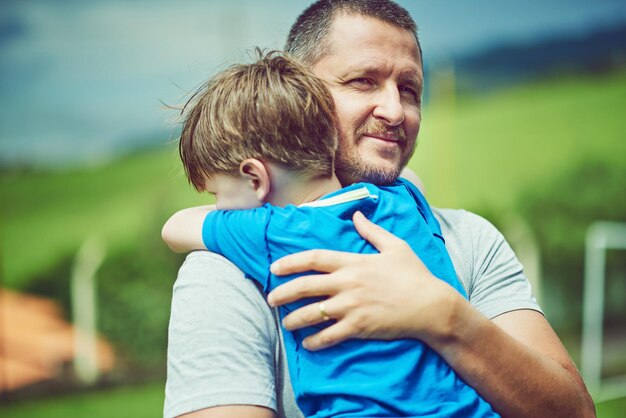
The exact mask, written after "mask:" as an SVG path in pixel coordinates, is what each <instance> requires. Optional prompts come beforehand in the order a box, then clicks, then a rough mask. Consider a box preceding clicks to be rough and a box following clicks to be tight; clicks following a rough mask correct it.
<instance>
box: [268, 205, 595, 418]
mask: <svg viewBox="0 0 626 418" xmlns="http://www.w3.org/2000/svg"><path fill="white" fill-rule="evenodd" d="M353 220H354V224H355V227H356V228H357V230H358V231H359V234H361V236H363V238H365V239H367V240H368V241H369V242H370V243H371V244H372V245H374V247H376V249H378V250H379V251H380V253H379V254H368V255H364V254H350V253H341V252H336V251H323V250H313V251H306V252H302V253H299V254H293V255H290V256H287V257H284V258H282V259H280V260H278V261H277V262H276V263H274V265H273V266H272V272H273V273H275V274H279V275H283V274H292V273H299V272H305V271H318V272H320V273H328V274H320V275H311V276H305V277H301V278H298V279H296V280H292V281H290V282H288V283H285V284H284V285H282V286H279V287H278V288H276V289H275V290H274V291H273V292H272V293H270V294H269V295H268V302H269V303H270V304H271V305H273V306H279V305H282V304H285V303H289V302H292V301H295V300H298V299H301V298H303V297H309V296H322V297H323V296H327V297H328V299H327V300H325V301H324V305H323V310H324V311H325V312H326V313H327V314H328V316H329V317H330V318H332V319H334V320H336V321H337V322H336V323H335V324H333V325H331V326H330V327H328V328H326V329H324V330H322V331H320V332H318V333H317V334H314V335H312V336H310V337H308V338H307V339H306V340H305V347H306V348H308V349H321V348H325V347H328V346H331V345H334V344H337V343H339V342H341V341H343V340H345V339H347V338H378V339H394V338H417V339H421V340H422V341H424V342H425V343H426V344H428V345H429V346H430V347H431V348H433V349H434V350H435V351H437V352H438V353H439V354H440V355H441V356H442V357H443V358H444V359H445V360H446V362H447V363H448V364H450V366H451V367H452V368H453V369H454V370H455V371H456V372H457V373H458V374H459V376H461V377H462V378H463V379H464V380H465V381H466V382H467V383H468V384H469V385H470V386H472V387H473V388H474V389H476V391H477V392H478V393H479V394H480V395H482V396H483V397H484V398H485V399H486V400H487V401H488V402H490V403H491V404H492V406H493V407H494V409H495V411H496V412H498V413H500V415H501V416H503V417H507V418H509V417H519V418H522V417H535V416H537V417H538V416H541V417H568V418H569V417H572V416H576V417H594V416H595V412H594V406H593V401H592V400H591V397H590V396H589V393H588V392H587V390H586V388H585V385H584V383H583V381H582V379H581V378H580V375H579V373H578V370H577V369H576V366H575V365H574V364H573V362H572V361H571V359H570V358H569V356H568V354H567V351H566V350H565V348H564V347H563V346H562V344H561V343H560V341H559V339H558V337H557V336H556V334H554V331H552V328H551V327H550V325H549V324H548V322H547V321H546V319H545V318H544V317H543V315H541V314H540V313H538V312H535V311H530V310H520V311H513V312H508V313H505V314H502V315H500V316H498V317H496V318H494V319H493V320H489V319H487V318H486V317H485V316H483V315H482V314H481V313H479V312H478V311H477V310H476V309H475V308H474V307H473V306H472V305H471V304H470V303H469V302H468V301H466V300H465V299H464V298H463V297H462V296H461V295H460V294H459V293H458V292H456V291H455V290H454V289H452V287H450V286H449V285H448V284H446V283H445V282H443V281H441V280H438V279H437V278H435V277H433V275H432V274H431V273H430V272H429V271H428V269H427V268H426V267H425V266H424V264H423V263H422V262H421V261H420V260H419V258H418V257H417V256H416V255H415V254H414V253H413V251H412V250H411V248H410V247H409V246H408V245H407V244H406V243H405V242H404V241H402V240H400V239H398V238H397V237H394V236H393V235H392V234H390V233H389V232H387V231H385V230H383V229H382V228H380V227H378V226H376V225H374V224H372V223H371V222H369V221H367V220H366V219H365V218H364V217H363V215H361V214H360V213H356V214H355V216H354V218H353ZM322 314H323V312H322V310H321V309H320V304H319V303H314V304H312V305H308V306H305V307H302V308H300V309H298V310H296V311H294V312H292V313H291V314H290V315H288V316H286V317H285V318H284V321H283V323H284V326H285V328H286V329H289V330H293V329H297V328H302V327H305V326H308V325H312V324H316V323H320V322H322V321H323V318H322Z"/></svg>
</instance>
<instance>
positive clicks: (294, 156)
mask: <svg viewBox="0 0 626 418" xmlns="http://www.w3.org/2000/svg"><path fill="white" fill-rule="evenodd" d="M256 52H257V55H258V58H259V59H258V60H257V61H256V62H255V63H252V64H237V65H233V66H232V67H229V68H228V69H226V70H224V71H222V72H220V73H219V74H217V75H216V76H215V77H214V78H212V79H211V80H209V81H208V82H207V83H206V84H205V85H204V86H203V87H202V88H201V89H200V90H198V91H197V92H196V93H195V94H194V95H193V96H192V98H191V99H190V100H189V101H188V102H187V104H186V105H185V107H184V108H183V115H184V123H183V129H182V134H181V137H180V143H179V152H180V157H181V160H182V162H183V166H184V168H185V173H186V174H187V178H188V179H189V182H190V183H191V184H192V185H193V186H194V187H195V188H196V190H198V191H202V190H204V188H205V182H206V180H208V179H210V178H211V177H212V176H213V175H215V174H237V173H238V171H239V165H240V164H241V162H242V161H243V160H245V159H246V158H257V159H259V160H261V161H266V162H271V163H276V164H279V165H281V166H282V167H283V168H287V169H290V170H293V171H294V173H296V174H298V175H300V174H302V175H305V176H307V177H311V178H312V177H329V176H330V175H331V174H332V173H333V169H334V159H335V151H336V149H337V128H336V118H335V106H334V102H333V99H332V96H331V94H330V92H329V90H328V89H327V88H326V86H325V85H324V83H323V82H322V81H321V80H319V79H318V78H317V77H315V75H313V73H311V72H310V71H309V70H308V69H307V68H306V67H304V66H303V65H302V64H299V63H298V62H296V61H295V60H294V59H292V58H289V57H288V56H287V55H285V54H283V53H281V52H278V51H273V52H269V53H267V54H263V53H262V52H261V51H260V50H259V49H257V50H256Z"/></svg>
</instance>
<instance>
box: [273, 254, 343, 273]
mask: <svg viewBox="0 0 626 418" xmlns="http://www.w3.org/2000/svg"><path fill="white" fill-rule="evenodd" d="M352 257H354V254H352V253H345V252H341V251H331V250H309V251H302V252H299V253H296V254H290V255H287V256H285V257H283V258H281V259H279V260H277V261H275V262H274V263H273V264H272V266H271V267H270V270H271V271H272V273H274V274H276V275H277V276H285V275H287V274H294V273H304V272H307V271H318V272H320V273H332V272H333V271H335V270H337V269H338V268H339V267H342V266H344V265H345V264H346V260H348V259H350V258H352Z"/></svg>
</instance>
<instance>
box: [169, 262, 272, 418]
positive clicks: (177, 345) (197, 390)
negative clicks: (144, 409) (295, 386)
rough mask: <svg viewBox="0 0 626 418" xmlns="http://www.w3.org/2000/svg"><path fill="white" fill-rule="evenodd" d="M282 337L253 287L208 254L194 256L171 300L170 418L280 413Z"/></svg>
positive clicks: (227, 264) (186, 264)
mask: <svg viewBox="0 0 626 418" xmlns="http://www.w3.org/2000/svg"><path fill="white" fill-rule="evenodd" d="M278 347H279V339H278V332H277V328H276V323H275V321H274V318H273V315H272V311H271V310H270V308H269V306H268V305H267V303H266V302H265V300H264V298H263V295H262V294H261V293H260V292H259V290H258V289H257V287H256V285H255V284H254V282H252V281H251V280H247V279H245V278H244V276H243V274H242V272H241V271H240V270H239V269H237V267H235V265H233V264H232V263H230V262H229V261H228V260H227V259H225V258H223V257H222V256H219V255H217V254H213V253H210V252H207V251H195V252H193V253H191V254H190V255H189V256H187V259H186V260H185V262H184V263H183V265H182V267H181V268H180V271H179V273H178V278H177V280H176V283H175V284H174V291H173V295H172V306H171V316H170V322H169V334H168V348H167V382H166V385H165V405H164V411H163V416H164V417H165V418H172V417H175V416H178V415H182V414H186V413H189V412H192V411H197V410H201V409H204V408H209V407H214V406H219V405H259V406H264V407H266V408H270V409H274V410H276V408H277V399H276V375H275V369H276V362H275V358H276V353H277V350H278Z"/></svg>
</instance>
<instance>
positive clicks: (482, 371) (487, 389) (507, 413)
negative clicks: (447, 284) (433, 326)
mask: <svg viewBox="0 0 626 418" xmlns="http://www.w3.org/2000/svg"><path fill="white" fill-rule="evenodd" d="M453 306H454V307H453V308H452V309H451V310H450V312H451V315H450V316H449V318H450V322H449V326H448V327H446V328H445V330H446V331H445V333H442V334H440V335H438V336H437V337H436V338H432V339H430V340H429V341H426V342H427V343H428V344H429V345H430V346H431V347H432V348H433V349H434V350H436V351H437V352H438V353H439V354H440V355H441V356H442V357H443V358H444V359H445V360H446V361H447V362H448V363H449V364H450V365H451V366H452V368H453V369H454V370H455V371H456V372H457V373H458V374H459V375H460V376H461V377H462V378H463V379H464V380H465V381H466V382H467V383H468V384H469V385H470V386H472V387H473V388H474V389H476V391H477V392H478V393H480V394H481V395H482V396H483V397H484V398H485V399H486V400H487V401H488V402H490V403H491V404H492V406H493V407H494V409H495V410H496V411H497V412H498V413H500V414H501V415H502V416H503V417H506V418H510V417H574V416H575V417H593V416H595V412H594V406H593V401H592V400H591V397H590V396H589V393H588V392H587V390H586V388H585V385H584V383H583V382H582V379H581V378H580V375H579V373H578V371H577V369H576V367H575V366H574V364H573V363H572V361H571V360H570V359H569V356H568V355H567V352H566V351H565V349H564V348H563V347H562V345H561V344H560V342H559V340H558V338H557V337H556V335H554V333H553V331H552V329H551V328H550V326H549V325H548V324H547V321H546V320H545V318H543V316H542V315H541V314H539V313H538V312H535V311H515V312H510V313H507V314H503V315H501V316H500V317H497V318H495V319H494V320H489V319H487V318H486V317H484V316H483V315H481V314H480V313H479V312H478V311H476V310H475V309H474V308H473V307H472V306H471V305H470V304H469V303H468V302H465V301H463V300H460V299H456V302H455V303H454V305H453ZM520 323H522V324H524V326H523V327H520ZM509 324H511V325H514V327H508V325H509ZM525 327H527V328H525ZM512 334H514V335H512ZM549 334H552V335H549ZM528 339H532V341H528ZM527 343H528V345H526V344H527ZM529 346H533V347H534V348H532V349H531V348H530V347H529Z"/></svg>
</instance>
